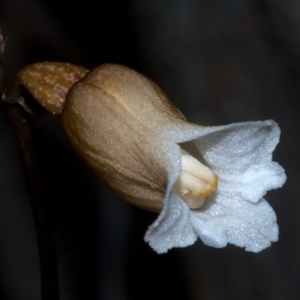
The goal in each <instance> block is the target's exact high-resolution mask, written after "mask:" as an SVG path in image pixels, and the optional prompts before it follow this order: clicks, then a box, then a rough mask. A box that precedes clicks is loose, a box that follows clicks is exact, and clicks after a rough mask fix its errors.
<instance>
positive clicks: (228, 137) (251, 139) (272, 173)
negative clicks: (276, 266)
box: [145, 120, 286, 253]
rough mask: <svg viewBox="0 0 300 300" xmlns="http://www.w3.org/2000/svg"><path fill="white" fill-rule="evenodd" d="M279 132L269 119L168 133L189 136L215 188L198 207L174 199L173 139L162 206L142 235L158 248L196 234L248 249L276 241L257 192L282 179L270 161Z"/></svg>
mask: <svg viewBox="0 0 300 300" xmlns="http://www.w3.org/2000/svg"><path fill="white" fill-rule="evenodd" d="M279 136H280V130H279V127H278V125H277V124H276V123H275V122H274V121H272V120H270V121H262V122H246V123H237V124H231V125H227V126H219V127H197V126H195V127H194V128H193V130H187V131H183V132H182V135H181V134H179V135H176V138H175V137H173V138H172V140H177V142H179V143H180V142H187V141H190V142H192V143H193V144H194V146H196V148H197V150H198V154H199V159H201V160H202V161H203V160H204V161H205V163H206V165H207V166H208V167H209V168H210V169H211V170H212V171H213V172H214V173H215V174H217V175H218V178H219V185H218V189H217V191H216V192H215V193H213V194H211V195H210V196H209V197H207V198H206V201H205V203H204V205H203V206H201V207H200V208H198V209H193V210H192V209H190V208H189V207H188V206H187V205H186V204H185V203H184V202H183V201H182V199H180V197H179V196H178V195H177V194H176V193H175V192H174V190H173V185H174V183H175V182H176V180H177V178H178V174H180V163H179V161H180V159H179V156H178V155H179V154H178V153H179V151H178V149H177V147H178V146H177V145H176V144H175V145H174V151H173V153H170V163H172V165H173V168H171V169H172V170H173V171H172V172H170V174H169V177H168V178H169V181H168V187H167V191H166V196H165V199H164V208H163V210H162V212H161V214H160V215H159V217H158V218H157V220H156V221H155V222H154V223H153V224H152V225H151V226H150V227H149V229H148V231H147V233H146V235H145V240H146V241H147V242H149V244H150V245H151V247H152V248H153V249H154V250H155V251H156V252H158V253H164V252H167V251H168V249H170V248H172V247H185V246H188V245H191V244H193V243H194V242H195V241H196V239H197V237H200V239H201V240H202V241H203V243H204V244H206V245H209V246H212V247H216V248H220V247H224V246H226V245H227V243H231V244H234V245H236V246H239V247H244V248H245V249H246V250H247V251H252V252H259V251H261V250H263V249H265V248H266V247H268V246H270V244H271V242H275V241H277V240H278V226H277V223H276V215H275V213H274V211H273V209H272V208H271V206H270V205H269V204H268V203H267V202H266V200H265V199H263V197H264V195H265V194H266V193H267V191H268V190H270V189H276V188H279V187H281V186H282V185H283V184H284V182H285V180H286V175H285V173H284V169H283V168H282V167H281V166H279V165H278V164H277V163H275V162H273V161H272V152H273V151H274V149H275V147H276V145H277V144H278V142H279ZM196 158H197V157H196Z"/></svg>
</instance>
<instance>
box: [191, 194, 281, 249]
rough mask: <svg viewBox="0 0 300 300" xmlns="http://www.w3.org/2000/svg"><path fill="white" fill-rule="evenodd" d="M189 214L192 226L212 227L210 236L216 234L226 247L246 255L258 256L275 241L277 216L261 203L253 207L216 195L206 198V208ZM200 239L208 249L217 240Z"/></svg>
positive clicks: (240, 200)
mask: <svg viewBox="0 0 300 300" xmlns="http://www.w3.org/2000/svg"><path fill="white" fill-rule="evenodd" d="M192 214H193V223H194V224H195V223H197V222H198V223H199V227H201V226H202V224H203V223H205V225H206V227H211V232H212V231H213V230H214V231H218V232H219V235H221V234H222V236H223V237H225V239H226V241H227V242H228V243H231V244H234V245H236V246H239V247H244V248H246V250H247V251H252V252H259V251H261V250H263V249H265V248H266V247H269V246H270V245H271V242H275V241H277V240H278V226H277V223H276V215H275V213H274V211H273V209H272V208H271V207H270V205H269V204H268V203H267V202H266V201H265V200H264V199H261V200H260V201H258V202H257V203H252V202H249V201H244V200H243V199H241V198H239V197H235V198H227V197H226V196H224V195H220V194H217V195H214V196H212V197H209V198H208V199H207V203H206V205H205V206H204V207H202V209H198V210H197V211H193V212H192ZM194 226H195V225H194ZM199 236H200V238H201V239H202V240H203V242H204V243H205V244H207V245H210V246H211V245H212V242H211V241H214V240H216V235H215V234H212V235H211V236H210V237H205V239H203V238H202V236H201V235H200V234H199ZM224 245H225V244H224ZM217 247H219V245H217Z"/></svg>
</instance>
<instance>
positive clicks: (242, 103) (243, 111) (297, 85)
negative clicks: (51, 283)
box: [0, 0, 300, 300]
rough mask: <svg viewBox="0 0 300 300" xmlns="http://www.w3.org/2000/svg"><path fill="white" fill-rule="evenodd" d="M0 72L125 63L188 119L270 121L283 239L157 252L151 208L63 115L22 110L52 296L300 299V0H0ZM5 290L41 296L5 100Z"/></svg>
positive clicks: (1, 187)
mask: <svg viewBox="0 0 300 300" xmlns="http://www.w3.org/2000/svg"><path fill="white" fill-rule="evenodd" d="M0 25H1V27H2V30H3V31H4V33H5V35H6V36H8V42H7V49H6V61H5V71H6V76H7V77H6V79H7V80H11V79H12V77H13V75H14V74H15V73H16V72H17V71H18V70H19V69H21V68H22V67H24V66H25V65H27V64H29V63H33V62H37V61H46V60H48V61H65V62H69V63H73V64H77V65H82V66H85V67H87V68H92V67H95V66H97V65H99V64H101V63H105V62H113V63H121V64H124V65H127V66H129V67H132V68H134V69H137V70H138V71H140V72H142V73H144V74H145V75H147V76H149V77H150V78H152V79H153V80H154V81H156V82H157V83H158V84H159V85H160V86H161V87H162V89H163V90H164V91H165V92H166V93H167V95H168V96H169V98H170V99H171V100H172V101H173V102H174V103H175V104H176V105H177V106H178V107H179V108H180V109H181V110H182V111H183V113H184V114H185V115H186V116H187V118H188V119H189V120H190V121H193V122H197V123H199V124H203V125H220V124H228V123H233V122H242V121H250V120H265V119H274V120H276V121H277V122H278V123H279V125H280V127H281V129H282V138H281V142H280V144H279V146H278V147H277V149H276V151H275V154H274V160H275V161H278V162H279V163H280V164H281V165H282V166H283V167H284V168H285V169H286V173H287V176H288V181H287V183H286V184H285V186H284V187H283V188H282V189H280V190H277V191H272V192H269V193H268V194H267V197H266V198H267V200H268V201H269V203H270V204H271V205H272V207H273V208H274V210H275V211H276V214H277V217H278V224H279V226H280V240H279V242H277V243H275V244H273V245H272V247H270V248H268V249H266V250H264V251H263V252H261V253H259V254H253V253H248V252H245V251H244V250H243V249H240V248H237V247H235V246H228V247H226V248H223V249H214V248H210V247H207V246H204V245H203V244H202V243H201V241H198V242H197V243H196V244H195V245H193V246H191V247H188V248H184V249H173V250H171V251H170V252H169V253H168V254H164V255H158V254H156V253H155V252H153V251H152V249H151V248H150V247H149V246H148V245H147V244H146V243H144V241H143V235H144V232H145V231H146V229H147V226H149V225H150V224H151V223H152V221H153V220H154V219H155V217H156V216H155V215H154V214H151V213H147V212H144V211H141V210H139V209H137V208H134V207H131V206H130V205H129V204H127V203H125V202H124V201H122V200H121V199H120V198H118V197H117V196H116V195H115V194H114V193H113V192H112V191H110V190H108V189H107V188H106V187H105V186H104V185H103V184H102V183H101V182H99V181H98V180H97V178H96V177H95V176H94V174H92V173H91V172H90V171H89V170H88V168H87V167H86V166H85V165H84V164H83V163H82V161H81V160H80V159H79V158H77V156H76V155H75V153H74V152H73V151H72V149H71V148H70V147H69V145H68V143H67V142H66V141H65V138H64V136H63V134H62V131H61V128H60V124H59V120H58V119H57V118H56V117H54V116H50V115H47V114H44V115H42V116H34V117H30V121H31V124H32V127H33V134H34V142H35V147H36V151H37V156H38V160H39V165H40V167H41V170H42V175H43V181H44V184H45V189H46V194H47V200H48V203H49V211H51V216H52V222H53V230H54V237H55V244H56V249H57V253H58V263H59V279H60V295H61V300H77V299H101V300H102V299H105V300H123V299H144V300H147V299H191V300H200V299H205V300H206V299H207V300H219V299H230V300H232V299H233V300H234V299H249V300H250V299H251V300H252V299H258V300H259V299H272V300H277V299H278V300H281V299H299V298H300V284H299V275H300V251H299V250H300V242H299V239H300V218H299V216H300V205H299V203H300V202H299V198H300V197H299V195H300V189H299V180H300V169H299V150H300V143H299V130H300V126H299V122H300V121H299V106H300V2H299V1H298V0H285V1H279V0H257V1H254V0H248V1H246V0H223V1H221V0H219V1H216V0H172V1H171V0H127V1H126V0H122V1H121V0H120V1H113V0H112V1H100V0H99V1H90V0H85V1H82V2H79V3H78V4H76V3H75V2H74V1H72V2H68V1H62V0H60V1H57V0H51V1H50V0H45V1H41V0H26V1H18V0H6V1H5V0H0ZM0 153H1V155H0V298H1V300H15V299H17V300H19V299H25V300H27V299H28V300H38V299H40V298H39V293H40V291H39V283H40V281H39V265H38V252H37V244H36V237H35V231H34V225H33V219H32V214H31V208H30V203H29V199H28V195H27V190H26V185H25V182H24V177H23V173H22V169H21V166H20V161H19V157H18V154H17V150H16V145H15V142H14V138H13V135H12V131H11V129H10V126H9V123H8V119H7V114H6V111H5V107H4V106H3V105H1V106H0Z"/></svg>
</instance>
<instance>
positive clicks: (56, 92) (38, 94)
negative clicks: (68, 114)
mask: <svg viewBox="0 0 300 300" xmlns="http://www.w3.org/2000/svg"><path fill="white" fill-rule="evenodd" d="M87 72H88V70H87V69H85V68H83V67H80V66H75V65H71V64H68V63H57V62H40V63H35V64H32V65H29V66H26V67H25V68H24V69H22V70H21V71H20V72H19V73H18V75H17V79H18V81H19V83H20V84H21V85H23V86H24V87H25V88H26V89H27V90H28V91H29V92H30V94H31V95H32V96H33V97H34V98H35V99H36V100H37V102H38V103H39V104H41V105H42V106H43V107H44V108H45V109H46V110H48V111H49V112H51V113H53V114H55V115H58V114H61V112H62V109H63V105H64V102H65V99H66V94H67V93H68V91H69V89H70V88H71V87H72V85H73V84H74V83H75V82H77V81H78V80H80V79H81V78H82V77H83V76H84V75H85V74H86V73H87Z"/></svg>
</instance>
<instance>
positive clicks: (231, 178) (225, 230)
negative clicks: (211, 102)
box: [50, 64, 286, 253]
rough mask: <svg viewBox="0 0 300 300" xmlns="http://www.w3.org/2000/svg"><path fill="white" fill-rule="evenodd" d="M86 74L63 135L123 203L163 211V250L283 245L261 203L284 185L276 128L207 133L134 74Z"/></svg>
mask: <svg viewBox="0 0 300 300" xmlns="http://www.w3.org/2000/svg"><path fill="white" fill-rule="evenodd" d="M76 70H77V69H76ZM85 73H86V71H85V70H83V71H82V75H81V77H83V78H82V79H80V80H79V81H77V80H78V79H76V81H77V82H76V83H75V84H74V85H73V86H72V87H71V89H70V90H69V91H68V93H67V94H66V99H65V103H63V109H62V113H61V121H62V125H63V128H64V130H65V132H66V134H67V136H68V138H69V140H70V142H71V144H72V145H73V146H74V147H75V149H76V150H77V152H78V153H79V154H80V155H81V156H82V157H83V159H84V160H85V161H86V162H87V163H88V164H89V165H90V166H91V168H92V169H93V170H94V171H95V172H96V174H97V175H98V176H99V177H100V178H102V179H103V180H104V181H105V182H106V183H107V184H108V185H110V186H111V187H112V188H113V189H114V190H115V191H117V193H118V194H119V195H120V196H121V197H123V198H124V199H126V200H127V201H128V202H130V203H132V204H134V205H136V206H138V207H140V208H143V209H146V210H150V211H155V212H159V213H160V214H159V216H158V218H157V219H156V221H155V222H154V223H153V224H152V225H151V226H150V227H149V229H148V231H147V232H146V235H145V240H146V241H147V242H148V243H149V244H150V245H151V247H152V248H153V249H154V250H155V251H157V252H158V253H164V252H167V251H168V249H170V248H173V247H185V246H188V245H191V244H193V243H194V242H195V241H196V240H197V238H198V237H199V238H200V239H201V240H202V241H203V243H204V244H206V245H209V246H213V247H217V248H219V247H224V246H226V245H227V243H231V244H234V245H237V246H239V247H244V248H245V249H246V250H247V251H252V252H258V251H261V250H262V249H264V248H266V247H268V246H270V244H271V242H275V241H277V239H278V226H277V223H276V215H275V213H274V211H273V209H272V208H271V207H270V205H269V204H268V203H267V202H266V200H264V198H263V197H264V195H265V194H266V193H267V191H268V190H271V189H276V188H279V187H281V186H282V185H283V184H284V182H285V180H286V176H285V173H284V170H283V168H282V167H281V166H279V165H278V164H277V163H276V162H273V161H272V153H273V151H274V149H275V147H276V145H277V143H278V141H279V136H280V130H279V127H278V125H277V124H276V123H275V122H274V121H272V120H269V121H261V122H245V123H237V124H230V125H226V126H213V127H203V126H199V125H196V124H192V123H189V122H188V121H187V120H186V119H185V117H184V116H183V115H182V114H181V112H180V111H179V110H178V109H177V108H176V107H175V106H174V105H173V104H172V103H171V102H170V101H169V100H168V98H167V97H166V96H165V94H164V93H163V92H162V91H161V89H160V88H159V87H158V86H157V85H156V84H155V83H154V82H152V81H151V80H149V79H148V78H146V77H144V76H143V75H141V74H139V73H137V72H136V71H133V70H131V69H129V68H127V67H124V66H120V65H112V64H107V65H102V66H100V67H97V68H95V69H94V70H92V71H89V72H88V73H87V74H86V75H85ZM60 102H62V101H60ZM50 111H51V110H50Z"/></svg>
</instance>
